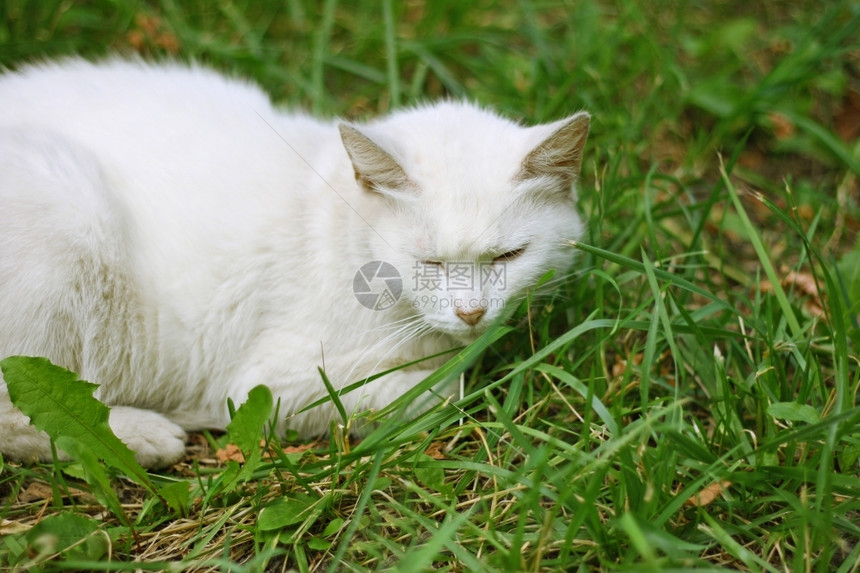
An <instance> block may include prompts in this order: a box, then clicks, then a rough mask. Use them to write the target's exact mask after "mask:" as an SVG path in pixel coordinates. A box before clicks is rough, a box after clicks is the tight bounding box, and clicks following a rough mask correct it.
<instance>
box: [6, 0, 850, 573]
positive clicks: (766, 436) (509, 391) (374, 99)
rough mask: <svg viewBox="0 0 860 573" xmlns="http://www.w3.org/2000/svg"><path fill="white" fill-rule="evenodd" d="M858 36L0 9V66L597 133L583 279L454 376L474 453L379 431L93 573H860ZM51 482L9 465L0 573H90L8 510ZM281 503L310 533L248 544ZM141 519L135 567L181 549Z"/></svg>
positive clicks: (504, 17)
mask: <svg viewBox="0 0 860 573" xmlns="http://www.w3.org/2000/svg"><path fill="white" fill-rule="evenodd" d="M858 31H860V6H858V4H857V3H856V2H852V1H847V0H840V1H833V2H811V1H800V2H793V1H792V2H787V1H777V2H760V3H759V2H742V1H739V0H723V1H717V0H714V1H707V2H685V1H669V2H662V1H656V0H643V1H641V2H634V1H630V0H628V1H625V0H619V1H609V0H600V1H596V2H563V1H558V0H546V1H535V2H531V1H527V0H522V1H513V0H502V1H489V0H478V1H474V2H461V1H456V0H439V1H434V2H430V1H417V0H415V1H406V2H393V1H391V0H388V1H385V0H383V1H381V2H377V1H370V0H358V1H353V2H343V1H337V0H324V1H322V2H309V1H304V0H279V1H274V0H263V1H251V0H247V1H244V2H241V1H235V0H216V1H214V2H208V1H202V0H182V1H180V0H163V1H160V2H134V1H120V0H114V1H108V0H94V1H87V2H72V1H69V0H44V1H27V0H3V1H2V2H0V64H2V65H3V66H5V67H7V68H12V69H14V68H16V67H18V66H20V65H22V64H24V63H27V62H31V61H38V60H42V59H46V58H57V57H62V56H65V55H70V54H81V55H84V56H86V57H91V58H99V57H105V56H107V55H109V54H115V53H120V54H124V55H140V56H142V57H145V58H147V59H155V60H158V59H161V58H179V59H194V60H197V61H199V62H203V63H205V64H207V65H211V66H214V67H216V68H218V69H221V70H224V71H225V72H227V73H230V74H237V75H242V76H246V77H250V78H253V79H255V80H256V81H257V82H259V83H260V84H261V85H262V86H263V87H264V88H265V89H266V90H267V91H268V92H269V93H270V94H271V95H272V97H273V99H274V100H275V101H277V102H279V103H282V104H283V105H285V106H288V107H296V108H302V109H307V110H309V111H311V112H314V113H317V114H319V115H322V116H331V115H339V116H345V117H350V118H363V117H371V116H374V115H377V114H382V113H385V112H387V111H389V110H391V109H393V108H396V107H399V106H404V105H409V104H412V103H415V102H418V101H423V100H426V99H431V100H432V99H437V98H445V97H455V98H469V99H472V100H475V101H478V102H480V103H482V104H485V105H489V106H492V107H494V108H497V109H499V110H500V111H501V112H503V113H505V114H507V115H510V116H512V117H515V118H520V119H522V120H523V121H526V122H536V121H545V120H550V119H554V118H558V117H561V116H564V115H566V114H569V113H571V112H574V111H577V110H580V109H587V110H589V111H590V112H591V113H592V114H593V117H594V119H593V123H592V135H591V137H590V140H589V143H588V148H587V153H586V160H585V163H584V168H583V177H582V184H581V189H580V196H581V202H580V207H581V209H582V211H583V213H584V214H585V215H586V217H587V219H588V225H589V229H588V235H587V236H586V238H585V239H584V241H583V243H585V245H584V246H582V247H581V249H580V250H582V251H583V252H581V253H580V254H579V257H580V258H579V259H578V261H579V265H578V269H579V271H578V273H577V276H576V277H574V278H573V279H572V280H570V281H568V282H567V283H566V284H565V285H564V288H562V289H560V293H559V295H558V297H557V298H555V299H553V300H551V301H549V302H545V303H542V304H532V305H524V307H523V309H521V313H520V315H519V317H518V319H517V321H516V322H515V323H514V324H515V326H516V327H517V330H518V332H516V333H513V334H510V335H508V336H507V337H506V338H505V339H503V341H502V342H501V343H499V344H496V345H495V346H494V351H492V352H488V353H486V354H485V355H484V358H482V359H481V360H479V361H478V363H477V364H476V366H475V367H474V368H473V369H472V370H470V371H469V373H468V377H467V386H468V389H469V391H470V392H472V394H470V395H471V396H472V398H471V400H466V401H465V402H464V403H463V404H462V405H461V406H462V407H463V408H465V409H467V410H468V411H469V412H470V414H471V418H470V420H469V421H468V423H467V424H466V426H465V428H464V429H458V426H457V424H456V422H457V421H458V420H459V414H458V413H457V412H456V411H453V412H451V413H449V414H448V416H447V417H445V416H442V417H441V418H439V420H441V422H439V424H438V428H436V427H433V428H431V427H429V426H428V427H426V428H425V427H422V430H425V431H424V433H420V432H416V433H415V434H414V435H413V434H410V435H409V437H407V438H404V437H403V435H404V434H402V433H401V434H397V433H396V431H395V430H396V428H395V429H394V430H390V431H391V432H394V433H392V436H394V435H396V436H398V437H397V439H396V440H394V439H392V442H391V444H390V445H387V446H381V445H378V444H379V443H381V442H374V443H376V444H377V446H375V447H377V449H376V450H373V452H372V454H373V456H376V457H372V460H373V461H372V462H371V461H369V460H371V458H369V457H361V455H355V456H352V457H350V456H351V455H352V454H350V453H348V452H347V453H345V452H343V451H340V452H338V451H336V450H335V449H334V446H332V448H333V449H332V450H331V451H330V452H329V451H323V452H316V453H315V454H314V456H315V457H314V458H313V460H311V461H308V460H307V458H304V459H305V462H304V463H305V464H306V465H304V466H302V471H303V472H304V473H303V474H302V475H303V476H304V477H303V478H302V480H304V481H302V485H301V486H296V481H295V480H292V478H291V474H290V473H289V472H287V471H284V469H283V467H280V466H278V465H277V464H275V465H274V466H272V467H270V466H266V467H265V468H263V467H261V468H260V469H259V471H258V473H257V474H255V475H256V479H257V482H255V484H254V485H247V486H245V487H246V489H238V490H229V491H226V490H223V489H218V488H215V487H214V486H212V485H211V482H207V481H206V480H207V479H211V478H205V479H204V478H199V481H200V483H201V484H203V485H201V486H200V487H201V488H202V491H203V492H204V493H203V494H201V495H203V496H204V499H205V502H204V503H203V504H202V506H198V505H194V504H191V505H190V506H189V508H188V512H189V516H190V517H189V518H188V520H189V521H190V523H191V524H192V525H193V527H191V529H193V530H194V535H191V537H181V538H178V540H177V541H176V542H175V543H173V544H172V545H171V544H170V543H167V542H164V543H163V544H162V546H158V548H157V547H156V543H155V542H154V541H153V542H152V544H150V545H147V544H146V543H144V544H143V545H141V544H140V543H139V542H138V543H137V544H135V543H134V542H133V539H132V537H131V536H129V534H128V532H127V531H125V530H123V528H121V527H117V526H116V524H114V523H112V522H110V520H106V522H105V524H104V525H92V527H94V528H96V529H97V530H100V531H101V530H103V531H105V532H107V533H106V535H107V537H108V538H109V539H110V540H111V541H110V542H111V543H112V544H113V546H112V547H113V559H114V563H111V564H110V566H111V567H123V568H133V567H135V566H139V565H140V564H139V563H138V564H134V563H131V560H132V559H138V560H140V561H141V562H143V563H145V564H146V566H147V567H150V568H157V567H161V566H165V565H164V564H165V563H166V562H167V561H176V560H180V559H183V560H184V561H183V562H182V563H183V564H182V567H185V568H187V569H210V570H225V571H226V570H232V571H239V570H248V571H252V570H262V569H267V568H268V569H273V570H275V569H277V570H280V569H284V570H286V569H289V568H296V569H298V570H325V569H328V570H379V569H386V568H387V569H391V570H401V571H413V570H429V569H431V568H432V569H439V570H450V571H478V570H493V571H503V570H510V571H513V570H530V571H550V570H552V571H562V570H564V571H571V570H581V571H588V570H595V569H604V570H625V569H626V570H634V571H642V570H684V569H688V568H697V569H698V568H712V569H719V568H727V569H740V570H749V571H813V570H815V571H839V572H847V571H856V570H858V568H860V544H858V541H860V527H858V525H857V524H858V518H860V513H858V512H860V501H858V498H860V475H858V474H860V465H858V455H860V432H858V430H857V427H858V422H860V413H858V409H857V402H856V394H857V388H858V369H857V344H858V342H860V335H858V327H857V315H858V310H860V304H858V301H860V250H858V245H857V230H858V228H860V212H858V185H857V175H858V173H860V163H858V162H860V152H858V143H857V141H858V134H860V51H858V47H860V34H858ZM487 384H490V385H491V389H490V390H488V391H487V392H482V390H481V389H482V388H483V387H484V386H485V385H487ZM440 443H444V444H446V446H445V447H446V448H447V449H445V450H444V451H445V455H442V456H441V457H433V456H431V455H429V454H425V453H424V452H425V450H427V448H428V447H430V446H431V444H437V445H438V444H440ZM368 447H370V446H368ZM427 451H429V450H427ZM353 453H354V452H353ZM359 453H360V454H361V453H362V452H361V451H360V450H359ZM364 454H365V455H366V456H367V455H369V454H368V452H364ZM284 463H286V462H284ZM189 471H190V470H189ZM279 472H284V475H282V474H281V473H279ZM63 475H65V474H62V473H60V472H58V471H56V470H53V469H52V468H51V466H47V467H44V468H39V467H35V468H28V467H21V466H18V465H13V464H8V463H7V464H5V465H4V466H3V473H2V477H0V495H5V496H6V497H5V501H3V502H2V506H0V517H3V519H5V520H7V521H4V523H7V522H8V523H14V524H19V525H20V526H21V527H22V528H23V529H21V530H20V531H17V530H14V531H17V532H16V533H15V534H12V533H10V534H8V535H7V536H6V537H5V538H4V541H3V542H2V543H0V563H4V560H5V564H6V565H8V566H10V567H19V568H24V567H25V566H26V567H27V568H33V567H36V568H42V569H43V570H49V569H51V568H52V567H57V568H62V567H71V565H70V563H71V564H74V563H77V564H78V566H79V567H82V568H83V567H84V565H86V566H87V567H89V568H105V567H107V566H108V565H106V563H107V560H106V557H105V553H104V552H99V551H94V552H89V553H87V552H81V551H80V549H68V548H64V549H59V550H57V549H56V548H55V550H54V551H53V552H51V551H48V550H45V549H40V547H42V546H40V545H38V543H37V535H36V534H34V533H32V531H33V529H29V528H30V527H32V526H33V524H34V523H35V522H36V521H38V519H40V517H38V516H39V515H41V514H40V513H39V512H40V511H46V510H45V509H42V508H49V513H52V514H53V513H60V512H62V511H65V510H66V509H67V508H68V507H69V504H70V501H69V500H68V499H66V498H64V497H63V496H61V495H59V494H57V493H55V494H53V495H48V496H46V497H42V498H40V497H38V496H36V498H35V500H30V501H27V498H26V496H24V495H23V494H24V493H26V492H27V491H29V489H30V488H31V487H32V484H33V483H47V484H51V487H52V488H54V490H55V491H56V490H57V488H60V487H65V485H64V484H65V482H64V481H63V480H65V479H71V478H69V477H68V476H67V477H65V478H64V477H62V476H63ZM192 475H195V474H194V473H193V472H192ZM196 475H198V476H200V475H210V474H206V473H205V472H203V473H198V474H196ZM58 476H59V477H58ZM285 476H286V477H285ZM165 479H178V478H176V477H175V474H174V476H173V477H170V478H165ZM291 480H292V481H291ZM120 483H121V482H120V481H118V482H117V484H118V485H117V487H120V485H119V484H120ZM58 484H59V485H58ZM75 484H76V485H75V487H85V486H84V484H81V483H78V482H75ZM308 484H317V485H314V488H318V489H313V488H310V486H308ZM538 484H539V485H538ZM297 487H298V488H299V489H302V488H303V487H308V488H310V489H313V491H315V492H316V493H315V494H314V495H318V496H319V498H318V499H319V500H322V502H325V503H323V504H322V505H320V506H319V507H320V509H319V513H316V514H314V515H315V517H314V520H312V521H308V522H303V523H302V525H301V527H300V531H299V532H300V533H302V535H298V533H297V531H296V530H295V529H290V528H285V529H284V532H279V533H277V534H275V533H272V532H271V531H268V530H267V531H261V530H260V528H258V524H257V522H256V521H255V517H254V516H255V514H256V513H257V512H258V511H259V509H260V507H267V506H268V505H267V504H270V503H273V502H272V501H271V500H272V499H273V497H277V496H282V495H284V494H285V492H287V491H293V489H294V488H297ZM207 488H210V489H207ZM206 491H208V492H209V493H208V494H205V492H206ZM213 491H217V492H219V493H212V492H213ZM204 494H205V495H204ZM699 494H700V495H701V497H696V496H697V495H699ZM289 499H292V498H289ZM297 499H298V498H297ZM314 499H317V498H314ZM152 503H154V502H153V501H152V500H149V501H147V500H143V501H141V502H140V506H141V507H142V508H143V509H142V510H140V512H139V514H137V515H138V517H137V526H138V527H139V528H140V530H141V531H143V532H144V533H145V535H144V537H145V538H146V539H147V540H152V539H154V538H157V535H158V532H165V531H169V532H173V531H178V529H177V530H175V529H173V528H178V527H179V525H180V524H181V523H187V522H183V520H181V519H175V520H173V518H170V517H169V516H168V517H165V516H161V517H159V518H156V517H154V516H153V512H152V511H149V512H148V511H147V510H146V508H147V507H151V506H152ZM147 504H149V505H147ZM315 507H316V506H315ZM78 511H79V512H80V513H82V514H88V515H92V514H93V511H92V510H87V509H79V510H78ZM102 519H104V518H102ZM9 527H10V528H11V526H9ZM89 527H90V526H87V528H84V529H83V531H85V532H88V531H89V532H90V533H91V531H90V529H88V528H89ZM194 527H196V529H194ZM0 531H2V530H0ZM9 531H13V530H12V529H10V530H9ZM48 531H49V532H51V531H52V530H50V529H49V530H48ZM37 532H38V530H37ZM225 532H226V533H225ZM294 534H295V535H294ZM81 535H83V536H82V537H80V539H84V537H86V535H89V533H86V534H85V535H84V534H81ZM176 535H179V534H178V533H177V534H176ZM291 536H292V537H291ZM87 539H89V538H87ZM231 539H232V541H231ZM75 559H77V561H75ZM87 559H89V561H87ZM116 560H119V561H116ZM123 563H124V564H123Z"/></svg>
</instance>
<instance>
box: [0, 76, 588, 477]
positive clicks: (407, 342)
mask: <svg viewBox="0 0 860 573" xmlns="http://www.w3.org/2000/svg"><path fill="white" fill-rule="evenodd" d="M587 130H588V120H587V116H585V115H584V114H579V115H577V116H574V117H573V118H571V119H568V120H564V121H561V122H557V123H556V124H551V125H548V126H539V127H535V128H523V127H519V126H517V125H516V124H513V123H511V122H509V121H507V120H503V119H501V118H499V117H497V116H495V115H493V114H491V113H489V112H486V111H482V110H480V109H478V108H476V107H474V106H470V105H466V104H457V103H444V104H438V105H436V106H430V107H425V108H419V109H415V110H408V111H404V112H400V113H398V114H395V115H393V116H391V117H389V118H387V119H385V120H382V121H379V122H377V123H374V124H370V125H367V126H354V127H350V126H341V127H340V129H339V126H338V125H337V124H336V123H334V122H321V121H317V120H315V119H311V118H309V117H306V116H303V115H296V114H290V113H286V112H281V111H277V110H275V109H273V108H272V106H271V105H270V103H269V101H268V99H267V98H266V97H265V95H264V94H263V93H262V92H261V91H260V90H258V89H257V88H255V87H252V86H250V85H248V84H246V83H243V82H239V81H235V80H228V79H225V78H224V77H223V76H219V75H217V74H215V73H214V72H211V71H207V70H203V69H199V68H188V67H186V66H183V65H174V64H165V65H148V64H144V63H141V62H124V61H118V60H116V61H109V62H104V63H101V64H96V65H93V64H89V63H86V62H83V61H80V60H70V61H66V62H62V63H59V64H49V65H44V66H36V67H28V68H25V69H24V70H22V71H21V72H19V73H13V74H6V75H4V76H2V77H0V358H2V357H5V356H8V355H13V354H25V355H36V356H45V357H47V358H49V359H51V360H52V361H53V362H55V363H57V364H60V365H62V366H65V367H67V368H70V369H72V370H75V371H76V372H78V373H79V374H80V375H81V377H82V378H84V379H86V380H89V381H91V382H95V383H97V384H100V388H99V390H98V396H99V398H100V399H102V400H103V401H105V402H106V403H107V404H108V405H112V406H116V407H115V408H113V411H112V413H111V425H112V427H113V428H114V430H115V432H116V433H117V435H119V437H120V438H122V439H123V440H125V441H126V442H127V443H128V444H129V446H130V447H131V448H132V449H134V450H136V452H137V455H138V459H139V460H140V461H141V462H142V463H144V464H145V465H150V466H157V465H163V464H167V463H170V462H172V461H174V460H176V459H177V458H178V457H180V456H181V455H182V451H183V437H184V434H183V431H182V430H183V429H184V430H191V429H197V428H221V427H224V425H225V424H226V423H227V422H228V414H227V406H226V404H227V399H228V398H230V399H232V400H233V401H234V402H235V403H237V404H238V403H241V402H242V401H244V399H245V397H246V396H247V393H248V391H249V390H250V389H251V388H252V387H254V386H256V385H257V384H266V385H268V386H269V387H270V388H271V389H272V392H273V395H274V397H275V398H276V399H278V400H279V401H280V412H281V414H283V415H287V416H288V417H287V418H286V422H285V424H286V426H288V427H291V428H293V429H296V430H298V431H299V432H300V433H301V434H304V435H312V434H316V433H322V432H324V431H325V430H326V429H328V427H329V422H330V420H331V419H332V416H333V409H332V408H331V407H330V406H322V407H319V408H316V409H314V410H311V411H309V412H306V413H303V414H301V415H299V416H289V415H290V414H294V413H295V412H296V411H298V410H300V409H301V408H302V407H304V406H305V405H307V404H309V403H311V402H312V401H314V400H316V399H318V398H321V397H323V396H325V395H326V391H325V387H324V385H323V383H322V381H321V378H320V375H319V373H318V371H317V367H318V366H321V365H322V364H323V353H324V357H325V368H326V372H327V373H328V376H329V378H330V379H331V380H332V382H333V383H334V384H335V385H336V386H337V387H341V386H344V385H346V384H349V383H351V382H354V381H356V380H359V379H361V378H362V377H366V376H368V375H370V374H372V373H375V372H378V371H381V370H384V369H386V368H389V367H392V366H395V365H398V364H402V363H404V362H407V361H411V360H415V359H418V358H422V357H425V356H428V355H430V354H433V353H435V352H438V351H441V350H444V349H447V348H450V347H452V346H453V345H455V344H456V341H465V340H469V339H471V338H473V337H474V336H475V335H476V334H477V333H479V332H480V331H481V330H482V328H483V327H484V326H486V325H487V324H489V322H491V321H492V319H493V318H495V316H496V315H497V314H498V313H499V312H500V310H501V306H503V303H504V302H505V301H506V300H508V299H509V298H510V297H512V296H513V297H516V296H519V295H521V294H522V293H523V292H524V290H525V289H526V288H527V287H528V286H530V285H531V284H533V283H534V282H535V281H536V280H537V279H538V278H540V276H541V275H543V274H544V273H545V272H546V271H547V270H549V269H552V268H556V269H560V270H564V269H566V268H567V267H568V266H569V264H570V261H571V258H572V253H571V251H570V249H569V248H568V247H566V246H565V244H564V240H565V239H575V238H577V237H578V235H579V234H580V232H581V223H580V220H579V218H578V216H577V215H576V213H575V210H574V195H573V190H572V184H573V182H574V180H575V178H576V174H577V173H578V170H579V161H580V153H581V149H582V145H583V143H584V141H585V137H586V134H587ZM494 259H495V262H494ZM371 261H385V262H387V263H390V264H391V265H393V267H395V268H396V269H397V271H398V272H399V275H400V277H401V280H402V287H403V292H402V296H400V297H399V300H397V301H396V303H395V304H393V306H390V307H388V306H389V305H388V304H380V305H379V306H380V307H385V308H384V310H372V309H370V308H366V306H365V305H363V304H361V302H360V301H359V300H358V299H357V297H356V296H355V294H354V290H355V289H356V288H358V290H361V287H360V286H359V287H357V286H356V285H357V284H358V283H356V282H355V280H354V279H355V277H356V272H357V271H358V270H359V268H361V267H362V265H364V264H365V263H368V262H371ZM436 263H442V265H441V266H440V265H438V264H436ZM445 263H462V264H463V265H468V264H471V265H472V269H473V272H476V273H480V270H479V269H484V270H485V271H486V270H488V271H489V272H490V273H492V271H493V269H494V268H495V269H496V271H497V273H496V274H497V275H498V270H499V269H500V268H502V267H504V274H505V277H504V284H502V285H501V287H500V286H499V283H498V281H496V282H495V283H492V284H491V281H480V282H482V283H484V284H478V281H473V284H471V285H465V284H464V283H462V282H460V283H456V284H455V283H454V281H453V279H452V277H451V276H449V274H446V272H442V273H441V274H439V276H440V277H441V281H442V282H440V283H438V284H435V283H434V284H430V286H432V287H435V288H433V289H429V290H432V291H433V292H429V290H428V289H427V288H422V287H427V286H428V284H429V283H427V282H426V280H424V281H422V280H419V279H426V278H427V276H428V273H430V272H431V271H432V270H433V269H437V270H439V269H441V270H444V271H448V270H450V269H453V267H450V268H446V267H445ZM494 265H495V266H494ZM371 270H372V269H371ZM419 274H420V275H421V276H420V277H419V276H418V275H419ZM437 274H438V273H437ZM373 285H374V288H378V286H379V282H378V281H377V282H375V283H373ZM452 286H453V287H456V288H451V287H452ZM395 294H396V293H395ZM431 295H433V296H435V297H436V299H435V302H433V299H432V298H430V296H431ZM422 297H424V298H422ZM457 301H461V302H465V305H464V306H463V305H461V306H463V308H461V309H460V310H459V312H457V310H456V309H455V308H454V307H455V306H457ZM481 301H484V302H481ZM365 303H366V301H365ZM484 303H489V304H484ZM370 306H372V304H371V305H370ZM478 306H484V307H486V308H485V309H483V312H482V311H476V308H477V307H478ZM428 307H431V308H428ZM443 307H444V308H443ZM431 367H432V365H430V366H426V367H425V368H431ZM428 372H429V371H428V370H426V369H425V370H415V369H412V370H401V371H398V372H395V373H393V374H391V375H388V376H385V377H383V378H381V379H379V380H376V381H373V382H371V383H369V384H368V385H367V386H366V387H365V388H363V389H362V390H361V391H354V392H351V393H349V394H346V395H344V396H343V401H344V405H345V406H346V407H347V409H349V410H350V411H359V410H366V409H371V408H379V407H382V406H384V405H386V404H388V403H389V402H390V401H391V400H393V399H394V398H395V397H397V396H399V395H402V394H403V393H404V392H405V391H406V390H408V389H409V388H411V387H413V386H414V385H415V384H417V383H418V382H419V381H420V380H422V379H423V378H424V377H426V375H427V374H428ZM283 417H284V416H282V418H283ZM282 426H283V424H282ZM0 436H2V439H0V452H2V453H3V454H4V455H7V456H12V457H15V458H19V459H21V458H23V459H27V458H36V457H38V458H43V459H44V458H47V457H50V448H49V446H48V441H47V438H46V437H45V436H44V435H42V434H40V433H38V432H36V431H35V430H34V429H33V428H32V427H30V426H28V425H27V420H26V418H25V417H24V416H23V415H21V414H20V413H19V412H17V410H16V409H15V408H14V407H13V406H12V405H11V403H10V401H9V396H8V393H7V391H6V388H5V384H3V383H0Z"/></svg>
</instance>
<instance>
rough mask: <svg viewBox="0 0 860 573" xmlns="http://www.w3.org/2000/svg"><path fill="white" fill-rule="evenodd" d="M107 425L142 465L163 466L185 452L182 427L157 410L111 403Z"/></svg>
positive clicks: (175, 460)
mask: <svg viewBox="0 0 860 573" xmlns="http://www.w3.org/2000/svg"><path fill="white" fill-rule="evenodd" d="M110 425H111V429H112V430H113V432H114V434H116V435H117V437H118V438H119V439H120V440H122V441H123V442H125V445H127V446H128V447H129V448H130V449H131V450H132V451H133V452H134V457H135V459H137V462H138V463H139V464H140V465H142V466H143V467H145V468H153V469H155V468H165V467H168V466H171V465H173V464H175V463H176V462H178V461H179V460H181V459H182V457H183V456H184V455H185V430H183V429H182V428H180V427H179V426H177V425H176V424H174V423H173V422H171V421H170V420H168V419H167V418H165V417H164V416H162V415H161V414H159V413H158V412H153V411H151V410H141V409H139V408H130V407H126V406H114V407H113V408H111V413H110Z"/></svg>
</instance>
